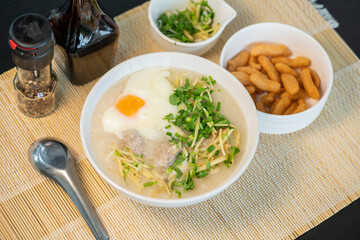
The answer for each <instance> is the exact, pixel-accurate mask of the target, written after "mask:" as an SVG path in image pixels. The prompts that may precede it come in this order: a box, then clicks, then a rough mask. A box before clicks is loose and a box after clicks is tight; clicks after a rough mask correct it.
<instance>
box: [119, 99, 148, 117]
mask: <svg viewBox="0 0 360 240" xmlns="http://www.w3.org/2000/svg"><path fill="white" fill-rule="evenodd" d="M144 105H145V101H144V100H142V99H141V98H138V97H136V96H133V95H126V96H123V97H122V98H120V99H119V101H118V102H117V103H116V108H117V109H118V110H119V111H120V112H121V113H122V114H124V115H125V116H128V117H130V116H132V115H134V114H135V113H136V112H137V111H138V110H139V109H140V108H141V107H143V106H144Z"/></svg>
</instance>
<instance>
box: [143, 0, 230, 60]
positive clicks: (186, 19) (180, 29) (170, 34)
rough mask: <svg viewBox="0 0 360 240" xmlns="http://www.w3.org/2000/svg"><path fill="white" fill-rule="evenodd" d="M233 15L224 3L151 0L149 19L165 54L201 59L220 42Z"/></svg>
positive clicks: (197, 0) (221, 1) (154, 34)
mask: <svg viewBox="0 0 360 240" xmlns="http://www.w3.org/2000/svg"><path fill="white" fill-rule="evenodd" d="M235 16H236V11H235V10H234V9H233V8H232V7H231V6H229V5H228V4H227V3H226V2H225V1H224V0H208V1H205V0H151V1H150V5H149V9H148V17H149V21H150V25H151V29H152V33H153V36H154V38H155V39H156V41H157V42H158V44H159V45H160V46H161V47H162V48H164V49H165V50H167V51H176V52H185V53H191V54H196V55H202V54H204V53H206V52H207V51H209V50H210V49H211V48H212V47H213V46H214V45H215V44H216V42H217V41H218V40H219V38H220V36H221V34H222V32H223V30H224V29H225V27H226V26H227V25H228V24H229V23H230V22H231V21H232V20H233V19H234V18H235Z"/></svg>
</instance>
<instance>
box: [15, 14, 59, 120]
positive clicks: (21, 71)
mask: <svg viewBox="0 0 360 240" xmlns="http://www.w3.org/2000/svg"><path fill="white" fill-rule="evenodd" d="M9 45H10V48H11V55H12V59H13V61H14V63H15V65H16V70H17V73H16V75H15V78H14V88H15V92H16V97H17V106H18V109H19V110H20V111H21V112H22V113H24V114H25V115H27V116H29V117H43V116H45V115H48V114H50V113H51V112H52V111H54V109H55V106H56V89H57V80H56V77H55V75H54V73H53V71H52V65H51V61H52V59H53V57H54V45H55V40H54V35H53V33H52V28H51V24H50V22H49V20H48V19H46V18H45V17H43V16H41V15H39V14H35V13H29V14H24V15H21V16H20V17H18V18H16V19H15V20H14V21H13V23H12V24H11V26H10V30H9Z"/></svg>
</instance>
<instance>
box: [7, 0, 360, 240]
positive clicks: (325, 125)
mask: <svg viewBox="0 0 360 240" xmlns="http://www.w3.org/2000/svg"><path fill="white" fill-rule="evenodd" d="M227 2H229V3H230V4H231V5H232V6H233V7H234V8H235V9H236V10H237V12H238V16H237V17H236V19H235V20H234V21H233V22H232V23H231V24H230V25H229V26H228V27H227V29H226V30H225V32H224V35H223V36H222V38H221V39H220V41H219V42H218V44H217V45H216V46H215V47H214V49H213V50H212V51H211V52H209V53H208V54H206V55H205V56H204V57H206V58H208V59H210V60H212V61H214V62H218V59H219V56H220V52H221V49H222V47H223V45H224V43H225V42H226V40H227V39H228V38H229V37H230V36H231V35H232V34H233V33H234V32H236V31H237V30H239V29H241V28H242V27H245V26H247V25H249V24H253V23H257V22H268V21H272V22H282V23H286V24H290V25H293V26H296V27H298V28H300V29H302V30H304V31H306V32H308V33H310V34H311V35H313V36H314V37H315V38H316V39H317V40H318V41H319V42H320V43H321V44H322V46H323V47H324V48H325V50H326V51H327V52H328V54H329V56H330V58H331V61H332V64H333V67H334V71H335V75H334V85H333V89H332V92H331V94H330V96H329V99H328V102H327V104H326V106H325V108H324V110H323V111H322V113H321V115H320V116H319V117H318V118H317V119H316V120H315V121H314V122H313V123H312V124H311V125H310V126H308V127H306V128H305V129H303V130H300V131H298V132H296V133H292V134H287V135H280V136H279V135H264V134H261V135H260V139H259V146H258V149H257V152H256V154H255V157H254V159H253V161H252V162H251V164H250V166H249V168H248V169H247V170H246V172H245V173H244V174H243V175H242V176H241V177H240V178H239V179H238V180H237V181H236V182H235V183H234V184H232V185H231V186H230V187H229V188H228V189H226V190H225V191H224V192H223V193H221V194H219V195H218V196H216V197H214V198H212V199H210V200H208V201H205V202H203V203H200V204H198V205H195V206H190V207H183V208H177V209H163V208H154V207H149V206H145V205H142V204H138V203H136V202H133V201H131V200H129V199H127V198H125V197H124V196H122V195H120V194H119V193H118V192H117V191H115V190H114V189H113V188H112V187H110V186H109V185H108V184H106V183H105V182H104V181H103V180H102V179H101V178H100V177H99V176H98V175H97V174H96V172H95V171H94V170H93V168H92V167H91V165H90V164H89V162H88V160H87V159H86V158H85V155H84V152H83V150H82V148H81V142H80V134H79V120H80V113H81V109H82V105H83V103H84V101H85V99H86V96H87V94H88V92H89V91H90V89H91V88H92V87H93V85H94V84H95V81H94V82H92V83H89V84H87V85H85V86H80V87H79V86H73V85H71V84H70V83H69V81H68V80H67V79H66V78H65V76H64V75H63V74H62V73H60V72H59V71H58V67H57V66H56V65H55V66H54V69H55V71H56V72H57V74H58V78H59V82H60V84H59V85H60V89H59V90H60V101H59V104H58V107H57V110H56V111H55V112H54V113H53V114H51V115H50V116H47V117H45V118H41V119H32V118H28V117H25V116H24V115H22V114H20V113H19V112H18V111H17V110H16V107H15V95H14V93H13V91H12V80H13V77H14V74H15V70H14V69H12V70H10V71H8V72H5V73H4V74H2V75H1V76H0V111H1V114H0V135H1V138H0V157H1V161H0V239H93V236H92V234H91V232H90V230H89V228H88V227H87V226H86V224H85V221H84V220H83V219H82V218H81V215H80V214H79V212H78V211H77V209H76V208H75V207H74V205H73V204H72V202H71V201H70V199H69V198H68V196H67V195H66V194H65V193H64V192H63V191H62V189H61V188H60V187H59V186H57V185H56V184H55V183H53V182H52V181H50V180H48V179H46V178H44V177H42V176H40V175H39V174H38V173H37V172H35V171H34V170H33V169H32V168H31V166H30V165H29V163H28V160H27V149H28V147H29V145H30V143H31V142H32V141H34V140H35V139H37V138H39V137H44V136H55V137H59V138H61V139H63V140H65V141H66V142H68V143H70V144H71V146H73V149H74V151H75V153H76V154H77V156H76V157H77V159H78V160H79V164H78V171H79V173H80V178H81V180H82V182H83V184H84V186H85V189H86V191H87V192H88V194H89V196H90V199H91V201H92V202H93V203H94V205H95V207H96V208H97V210H98V212H99V214H100V216H101V218H102V219H103V221H104V224H105V226H106V228H107V229H108V231H109V233H110V236H111V238H112V239H204V238H205V239H294V238H296V237H298V236H299V235H301V234H302V233H304V232H306V231H308V230H309V229H311V228H312V227H314V226H316V225H318V224H319V223H321V222H322V221H324V220H325V219H327V218H329V217H330V216H332V215H333V214H335V213H336V212H337V211H339V210H340V209H342V208H343V207H345V206H347V205H348V204H350V203H351V202H352V201H354V200H355V199H357V198H358V197H359V194H360V175H359V172H360V150H359V149H360V146H359V144H360V130H359V129H360V123H359V121H358V119H360V112H359V111H358V109H359V108H360V101H359V100H360V62H359V60H358V58H357V57H356V56H355V55H354V53H353V52H352V51H351V50H350V49H349V48H348V47H347V45H346V44H345V43H344V42H343V41H342V39H341V38H340V37H339V36H338V35H337V33H336V32H334V31H333V30H332V29H331V28H330V27H329V26H328V24H327V23H326V22H325V21H324V20H323V19H322V18H321V17H320V15H319V14H318V13H317V12H316V10H315V9H314V8H313V7H312V6H311V5H310V4H309V3H308V1H306V0H295V1H287V0H271V1H270V0H268V1H260V0H227ZM147 7H148V3H145V4H144V5H142V6H139V7H137V8H135V9H133V10H130V11H128V12H126V13H124V14H122V15H120V16H118V17H116V21H117V23H118V25H119V27H120V29H121V37H120V40H119V45H118V52H117V55H116V63H120V62H122V61H123V60H125V59H128V58H131V57H134V56H137V55H140V54H144V53H148V52H155V51H162V49H161V47H160V46H158V45H157V44H156V43H155V42H154V41H153V40H152V37H151V34H150V29H149V23H148V20H147Z"/></svg>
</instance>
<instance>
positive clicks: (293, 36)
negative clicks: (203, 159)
mask: <svg viewBox="0 0 360 240" xmlns="http://www.w3.org/2000/svg"><path fill="white" fill-rule="evenodd" d="M260 42H262V43H263V42H265V43H280V44H285V45H287V46H288V47H289V49H290V50H291V51H292V56H291V57H296V56H305V57H308V58H310V60H311V65H310V67H311V68H313V69H314V70H315V71H316V72H317V74H318V75H319V77H320V80H321V84H320V89H319V92H320V100H317V101H315V100H312V99H311V100H307V103H308V105H310V106H311V107H310V108H309V109H307V110H306V111H304V112H300V113H297V114H292V115H285V116H282V115H273V114H269V113H263V112H260V111H257V114H258V117H259V131H260V132H262V133H268V134H284V133H290V132H295V131H297V130H300V129H302V128H304V127H306V126H307V125H309V124H310V123H311V122H313V121H314V120H315V119H316V118H317V117H318V115H319V114H320V112H321V110H322V109H323V107H324V105H325V102H326V100H327V98H328V96H329V93H330V90H331V86H332V84H333V69H332V65H331V62H330V59H329V57H328V55H327V54H326V52H325V50H324V49H323V48H322V46H321V45H320V44H319V43H318V42H317V41H316V40H315V39H314V38H313V37H311V36H310V35H309V34H307V33H305V32H303V31H301V30H299V29H297V28H295V27H292V26H289V25H285V24H281V23H258V24H254V25H250V26H248V27H245V28H243V29H241V30H240V31H238V32H236V33H235V34H234V35H233V36H232V37H230V38H229V40H228V41H227V42H226V44H225V46H224V48H223V50H222V52H221V56H220V66H222V67H224V68H225V67H226V64H227V60H229V59H231V58H232V57H234V56H235V55H236V54H237V53H238V52H240V51H241V50H243V49H246V48H248V47H249V45H252V44H253V43H260Z"/></svg>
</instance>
